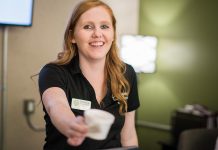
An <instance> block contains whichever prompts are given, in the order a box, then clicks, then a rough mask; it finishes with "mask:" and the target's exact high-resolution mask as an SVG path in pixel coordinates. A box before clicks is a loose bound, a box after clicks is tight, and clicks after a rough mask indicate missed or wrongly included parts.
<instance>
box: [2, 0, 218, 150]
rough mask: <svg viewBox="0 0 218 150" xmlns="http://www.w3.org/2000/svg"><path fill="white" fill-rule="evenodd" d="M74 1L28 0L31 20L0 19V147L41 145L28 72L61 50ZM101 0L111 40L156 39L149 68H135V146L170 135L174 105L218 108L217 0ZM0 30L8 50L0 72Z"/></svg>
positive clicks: (156, 149)
mask: <svg viewBox="0 0 218 150" xmlns="http://www.w3.org/2000/svg"><path fill="white" fill-rule="evenodd" d="M79 1H80V0H64V1H60V0H46V1H45V0H35V1H34V6H33V22H32V26H30V27H22V26H8V27H6V26H3V25H0V60H1V61H0V69H1V79H0V80H1V86H0V88H1V91H0V92H1V95H4V96H2V97H1V104H0V112H1V116H4V119H1V129H2V130H1V135H2V136H1V141H2V143H1V144H3V145H4V150H16V149H19V150H30V149H31V150H39V149H42V146H43V144H44V137H45V133H44V131H37V129H41V128H44V120H43V115H44V114H43V111H42V104H41V101H40V96H39V94H38V88H37V77H35V78H33V80H31V78H30V76H31V75H34V74H36V73H38V72H39V70H40V68H41V67H42V66H43V65H44V64H46V63H48V62H50V61H51V60H54V59H55V58H56V56H57V53H58V52H60V51H61V50H62V41H63V34H64V29H65V27H66V24H67V21H68V19H69V16H70V14H71V12H72V10H73V8H74V7H75V5H76V4H77V3H78V2H79ZM104 2H106V3H108V4H109V5H110V6H111V7H112V9H113V10H114V13H115V16H116V18H117V31H118V42H119V43H120V41H121V38H122V36H123V35H126V34H128V35H143V36H155V37H157V39H158V43H157V50H156V52H157V53H156V69H155V71H154V72H153V73H142V72H140V73H138V74H137V78H138V90H139V97H140V102H141V107H140V108H139V109H138V110H137V118H136V119H137V121H136V122H137V132H138V137H139V144H140V147H141V149H142V150H161V149H162V148H163V147H162V145H161V144H160V141H170V140H171V130H172V122H171V121H172V120H171V119H172V114H173V112H175V110H178V109H179V108H184V106H187V105H193V104H200V105H201V106H205V107H206V108H205V109H207V110H209V111H211V112H216V111H217V109H218V91H217V89H218V87H217V86H218V79H217V76H218V65H217V57H218V30H217V27H218V20H217V18H218V15H217V14H218V9H217V6H218V1H214V0H208V1H204V0H177V1H175V0H164V1H163V0H104ZM0 5H1V1H0ZM6 28H7V29H6ZM5 30H7V33H8V34H7V36H8V37H7V43H8V44H7V45H8V47H7V49H8V51H7V55H6V56H7V60H6V62H7V65H6V66H7V67H6V72H7V73H6V74H5V75H6V77H5V78H4V73H3V70H4V69H5V66H4V63H5V62H4V59H5V53H4V52H3V49H4V48H3V47H4V45H5V44H4V37H5ZM133 51H134V50H133ZM135 57H138V56H137V55H136V56H135ZM5 79H6V81H3V80H5ZM4 83H6V85H5V86H3V85H4ZM26 100H30V101H31V102H34V108H33V109H34V112H32V113H31V114H29V115H31V116H29V117H31V118H30V120H29V121H30V122H31V123H32V124H33V126H34V127H36V128H37V129H35V130H33V129H31V128H30V127H29V125H28V121H27V120H26V117H27V115H28V113H25V111H24V102H26ZM3 101H4V102H3ZM30 107H31V106H30ZM28 109H30V111H31V110H32V108H28Z"/></svg>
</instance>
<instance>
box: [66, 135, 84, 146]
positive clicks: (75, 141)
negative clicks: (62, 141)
mask: <svg viewBox="0 0 218 150" xmlns="http://www.w3.org/2000/svg"><path fill="white" fill-rule="evenodd" d="M84 139H85V138H77V137H73V138H68V139H67V143H68V144H70V145H73V146H79V145H81V144H82V142H83V141H84Z"/></svg>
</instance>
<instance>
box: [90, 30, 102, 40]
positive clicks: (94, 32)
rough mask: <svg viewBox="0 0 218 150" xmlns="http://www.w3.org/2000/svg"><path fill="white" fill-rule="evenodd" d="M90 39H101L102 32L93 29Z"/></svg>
mask: <svg viewBox="0 0 218 150" xmlns="http://www.w3.org/2000/svg"><path fill="white" fill-rule="evenodd" d="M92 37H93V38H100V37H102V31H101V29H100V28H95V29H94V30H93V34H92Z"/></svg>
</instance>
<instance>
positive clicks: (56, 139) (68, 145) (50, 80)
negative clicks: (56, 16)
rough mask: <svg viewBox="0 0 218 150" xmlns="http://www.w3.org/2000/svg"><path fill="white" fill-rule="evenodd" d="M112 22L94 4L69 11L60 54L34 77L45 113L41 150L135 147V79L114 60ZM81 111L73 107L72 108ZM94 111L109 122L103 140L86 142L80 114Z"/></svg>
mask: <svg viewBox="0 0 218 150" xmlns="http://www.w3.org/2000/svg"><path fill="white" fill-rule="evenodd" d="M117 51H118V49H117V44H116V20H115V17H114V15H113V12H112V10H111V8H110V7H109V6H108V5H106V4H105V3H103V2H101V1H99V0H86V1H83V2H82V3H80V4H79V5H78V7H77V8H76V9H75V10H74V12H73V14H72V16H71V18H70V20H69V24H68V26H67V28H66V31H65V36H64V50H63V52H61V53H60V54H59V55H58V58H57V60H55V61H54V62H51V63H49V64H47V65H45V66H44V67H43V68H42V70H41V71H40V74H39V89H40V94H41V98H42V102H43V106H44V111H45V117H44V118H45V122H46V139H45V141H46V143H45V145H44V149H45V150H68V149H69V150H73V149H76V150H88V149H90V150H95V149H103V148H104V149H105V148H113V147H121V146H123V147H125V146H138V139H137V135H136V130H135V121H134V120H135V110H136V109H137V108H138V107H139V100H138V92H137V82H136V74H135V72H134V70H133V68H132V67H131V66H130V65H127V64H125V63H123V62H122V61H121V60H120V58H119V57H118V54H117ZM75 103H76V104H78V103H79V105H81V106H80V107H75V105H74V104H75ZM90 108H95V109H101V110H105V111H108V112H110V113H112V114H113V115H114V116H115V122H114V124H113V125H112V127H111V129H110V131H109V134H108V136H107V138H106V139H105V140H101V141H97V140H93V139H90V138H87V137H86V134H87V132H88V128H87V125H86V123H85V122H84V118H83V112H84V110H86V109H90Z"/></svg>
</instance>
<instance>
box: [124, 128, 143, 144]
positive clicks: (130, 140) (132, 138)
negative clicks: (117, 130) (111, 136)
mask: <svg viewBox="0 0 218 150" xmlns="http://www.w3.org/2000/svg"><path fill="white" fill-rule="evenodd" d="M121 144H122V146H123V147H126V146H137V147H138V145H139V144H138V137H137V134H136V130H134V131H131V134H129V135H128V136H126V137H121Z"/></svg>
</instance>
